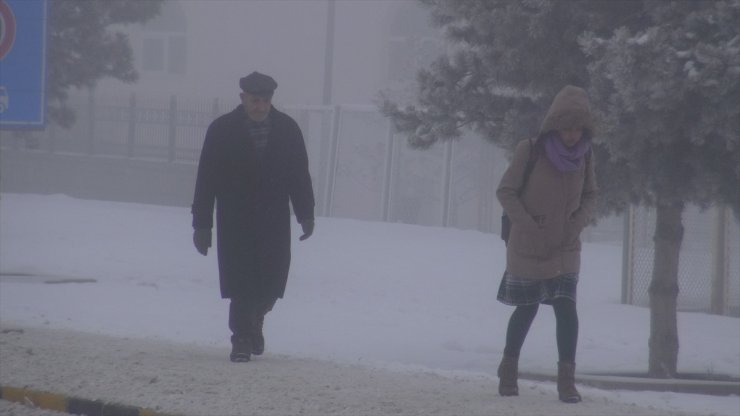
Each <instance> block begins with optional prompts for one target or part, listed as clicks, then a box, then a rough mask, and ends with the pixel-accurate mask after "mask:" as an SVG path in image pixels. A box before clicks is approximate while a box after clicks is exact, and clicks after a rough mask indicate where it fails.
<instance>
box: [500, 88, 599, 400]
mask: <svg viewBox="0 0 740 416" xmlns="http://www.w3.org/2000/svg"><path fill="white" fill-rule="evenodd" d="M592 135H593V121H592V115H591V110H590V105H589V100H588V96H587V95H586V92H585V91H584V90H583V89H581V88H578V87H574V86H570V85H569V86H566V87H565V88H563V89H562V90H561V91H560V92H559V93H558V94H557V95H556V96H555V99H554V100H553V103H552V105H551V106H550V109H549V110H548V112H547V115H546V116H545V120H544V122H543V123H542V127H541V128H540V132H539V134H538V136H537V137H536V138H534V139H529V140H523V141H522V142H520V143H519V144H518V145H517V147H516V150H515V152H514V157H513V160H512V162H511V164H510V165H509V167H508V169H507V170H506V172H505V173H504V176H503V177H502V179H501V183H500V184H499V187H498V190H497V191H496V196H497V197H498V199H499V201H500V202H501V206H502V207H503V209H504V212H506V214H507V215H508V217H509V218H510V220H511V232H510V235H509V240H508V242H507V249H506V272H505V273H504V277H503V280H502V281H501V286H500V288H499V292H498V300H499V301H501V302H503V303H505V304H507V305H513V306H516V309H515V310H514V312H513V313H512V315H511V318H510V320H509V326H508V329H507V332H506V346H505V348H504V355H503V359H502V360H501V364H500V365H499V368H498V376H499V378H500V382H499V394H501V395H502V396H516V395H518V394H519V391H518V386H517V372H518V362H519V352H520V350H521V348H522V344H523V343H524V339H525V338H526V336H527V332H528V331H529V327H530V325H531V324H532V321H533V320H534V317H535V315H536V314H537V310H538V308H539V305H540V303H543V304H548V305H552V306H553V309H554V311H555V318H556V338H557V346H558V357H559V362H558V394H559V396H560V400H562V401H564V402H568V403H576V402H579V401H580V400H581V396H580V394H579V393H578V390H576V387H575V376H574V373H575V355H576V344H577V341H578V314H577V311H576V285H577V283H578V274H579V271H580V265H581V242H580V234H581V231H582V230H583V228H584V227H585V226H586V224H588V222H589V220H590V217H591V212H592V209H593V206H594V199H595V196H596V191H597V188H596V182H595V179H594V167H593V160H592V151H591V137H592Z"/></svg>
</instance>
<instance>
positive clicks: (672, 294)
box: [648, 201, 684, 378]
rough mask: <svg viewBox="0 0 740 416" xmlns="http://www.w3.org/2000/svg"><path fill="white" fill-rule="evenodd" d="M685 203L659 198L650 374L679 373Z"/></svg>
mask: <svg viewBox="0 0 740 416" xmlns="http://www.w3.org/2000/svg"><path fill="white" fill-rule="evenodd" d="M683 209H684V206H683V203H676V202H674V203H667V202H665V201H662V202H661V201H658V204H657V208H656V224H655V237H654V243H655V258H654V260H653V278H652V281H651V282H650V289H649V293H650V342H649V345H650V358H649V370H648V372H649V374H650V376H652V377H661V378H668V377H674V376H675V375H676V368H677V362H678V324H677V319H676V298H677V297H678V259H679V254H680V251H681V242H682V240H683V224H682V216H683Z"/></svg>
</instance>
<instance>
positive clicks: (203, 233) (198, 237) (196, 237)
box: [193, 228, 211, 256]
mask: <svg viewBox="0 0 740 416" xmlns="http://www.w3.org/2000/svg"><path fill="white" fill-rule="evenodd" d="M193 244H195V249H196V250H198V253H200V254H202V255H204V256H205V255H206V254H208V247H210V246H211V229H210V228H196V229H195V231H193Z"/></svg>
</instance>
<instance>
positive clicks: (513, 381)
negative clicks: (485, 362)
mask: <svg viewBox="0 0 740 416" xmlns="http://www.w3.org/2000/svg"><path fill="white" fill-rule="evenodd" d="M498 378H499V382H498V394H500V395H502V396H518V395H519V386H518V385H517V378H519V358H518V357H511V356H508V355H504V356H503V358H501V364H499V366H498Z"/></svg>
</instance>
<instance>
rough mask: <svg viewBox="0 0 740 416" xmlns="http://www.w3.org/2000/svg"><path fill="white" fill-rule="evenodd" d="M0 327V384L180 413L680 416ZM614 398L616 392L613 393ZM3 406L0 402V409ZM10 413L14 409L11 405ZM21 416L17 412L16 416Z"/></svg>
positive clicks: (216, 351) (467, 380) (592, 399)
mask: <svg viewBox="0 0 740 416" xmlns="http://www.w3.org/2000/svg"><path fill="white" fill-rule="evenodd" d="M0 329H2V331H0V363H1V364H0V370H1V372H0V384H2V385H3V386H13V387H19V388H28V389H33V390H39V391H47V392H53V393H57V394H61V395H64V396H67V397H76V398H84V399H90V400H102V401H109V402H114V403H120V404H125V405H129V406H136V407H142V408H148V409H151V410H155V411H157V412H162V413H172V414H182V415H237V414H238V415H261V416H270V415H280V416H285V415H327V416H328V415H466V416H473V415H512V416H517V415H527V416H531V415H543V416H544V415H548V416H556V415H574V416H577V415H584V416H585V415H596V414H609V415H614V416H616V415H630V416H635V415H646V416H647V415H672V416H677V415H687V414H688V413H683V412H673V411H669V410H661V409H656V408H651V406H648V407H640V406H638V405H636V404H634V403H630V402H629V400H626V401H624V402H622V401H615V400H614V399H613V398H614V397H615V396H614V395H613V394H605V392H603V391H600V390H597V389H592V388H587V387H583V388H581V390H582V393H583V395H584V401H583V402H582V403H580V404H576V405H568V404H563V403H560V402H559V401H558V400H557V394H556V392H555V386H554V384H553V383H540V382H527V381H524V382H521V386H520V388H521V396H520V397H518V398H502V397H499V396H498V395H497V394H496V393H495V391H496V380H495V379H493V378H490V377H486V376H476V375H470V374H452V373H450V374H447V373H444V374H439V373H432V372H428V371H422V370H414V369H409V370H405V371H388V370H383V369H378V368H371V367H364V366H359V365H344V364H337V363H333V362H327V361H319V360H312V359H303V358H295V357H290V356H285V355H273V354H270V353H269V352H268V353H266V354H265V355H264V356H262V357H257V358H256V359H255V360H254V361H252V362H250V363H247V364H233V363H231V362H229V361H228V360H227V358H226V357H227V353H228V351H226V350H224V349H222V348H215V347H213V348H210V347H201V346H189V345H181V344H175V343H165V342H159V341H151V340H143V339H133V338H114V337H109V336H102V335H93V334H87V333H81V332H74V331H62V330H52V329H42V328H20V327H17V326H14V325H11V324H9V323H7V322H5V323H4V324H3V325H2V328H0ZM617 397H619V396H617ZM2 406H5V408H9V407H8V406H7V405H0V410H2V409H3V407H2ZM14 409H15V408H14ZM14 414H17V415H21V414H23V413H21V412H19V411H18V410H17V409H16V410H15V413H14Z"/></svg>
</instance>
